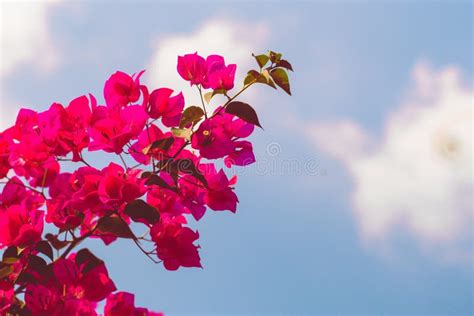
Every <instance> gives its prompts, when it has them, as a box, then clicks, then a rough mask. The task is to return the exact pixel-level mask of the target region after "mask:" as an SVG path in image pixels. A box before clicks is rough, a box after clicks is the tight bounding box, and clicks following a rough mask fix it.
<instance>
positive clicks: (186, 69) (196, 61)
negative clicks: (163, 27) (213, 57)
mask: <svg viewBox="0 0 474 316" xmlns="http://www.w3.org/2000/svg"><path fill="white" fill-rule="evenodd" d="M177 69H178V73H179V75H180V76H181V78H183V79H184V80H186V81H190V83H191V85H199V84H202V85H203V86H205V88H207V87H208V86H207V85H206V83H205V80H206V76H207V67H206V60H205V59H204V58H203V57H201V56H199V55H198V54H197V53H194V54H187V55H184V56H178V67H177Z"/></svg>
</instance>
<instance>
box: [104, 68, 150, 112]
mask: <svg viewBox="0 0 474 316" xmlns="http://www.w3.org/2000/svg"><path fill="white" fill-rule="evenodd" d="M142 74H143V71H141V72H140V73H138V75H135V76H134V77H135V78H133V77H132V76H130V75H128V74H126V73H124V72H121V71H117V72H116V73H114V74H113V75H112V76H110V78H109V79H108V80H107V81H106V82H105V86H104V98H105V102H106V104H107V106H108V107H111V108H117V107H122V106H125V105H127V104H129V103H133V102H136V101H138V99H139V98H140V77H141V75H142Z"/></svg>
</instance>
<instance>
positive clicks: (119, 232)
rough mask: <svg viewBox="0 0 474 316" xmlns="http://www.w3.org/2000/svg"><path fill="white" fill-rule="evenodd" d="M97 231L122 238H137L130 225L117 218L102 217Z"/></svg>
mask: <svg viewBox="0 0 474 316" xmlns="http://www.w3.org/2000/svg"><path fill="white" fill-rule="evenodd" d="M97 229H98V230H100V231H101V232H103V233H110V234H111V235H114V236H117V237H121V238H132V239H133V238H135V236H134V235H133V233H132V231H131V230H130V227H129V226H128V224H127V223H125V222H124V221H123V219H121V218H119V217H117V216H113V217H102V218H101V219H100V220H99V223H98V224H97Z"/></svg>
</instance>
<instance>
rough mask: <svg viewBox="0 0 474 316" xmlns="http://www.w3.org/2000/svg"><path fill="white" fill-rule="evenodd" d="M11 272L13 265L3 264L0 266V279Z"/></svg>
mask: <svg viewBox="0 0 474 316" xmlns="http://www.w3.org/2000/svg"><path fill="white" fill-rule="evenodd" d="M12 272H13V265H10V264H8V265H4V266H3V267H0V279H3V278H6V277H7V276H9V275H10V274H12Z"/></svg>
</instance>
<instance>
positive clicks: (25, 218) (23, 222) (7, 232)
mask: <svg viewBox="0 0 474 316" xmlns="http://www.w3.org/2000/svg"><path fill="white" fill-rule="evenodd" d="M43 215H44V212H43V211H39V210H32V211H29V210H27V209H26V208H24V207H23V206H20V205H12V206H10V207H8V208H7V209H6V210H4V211H0V248H3V247H8V246H12V245H13V246H18V247H22V248H25V247H28V246H32V245H34V244H36V243H37V242H38V241H39V240H40V239H41V234H42V233H43Z"/></svg>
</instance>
